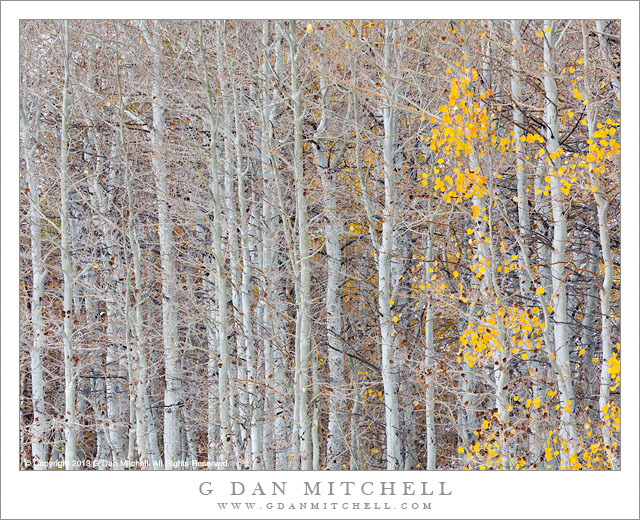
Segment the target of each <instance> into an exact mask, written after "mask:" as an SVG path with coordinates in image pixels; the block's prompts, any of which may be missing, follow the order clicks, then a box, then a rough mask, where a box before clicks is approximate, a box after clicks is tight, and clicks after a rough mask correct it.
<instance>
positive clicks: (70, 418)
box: [60, 20, 78, 470]
mask: <svg viewBox="0 0 640 520" xmlns="http://www.w3.org/2000/svg"><path fill="white" fill-rule="evenodd" d="M63 30H64V85H63V90H62V128H61V141H60V227H61V244H60V253H61V256H62V274H63V278H64V289H63V291H64V298H63V303H62V312H63V316H64V320H63V333H62V344H63V349H64V397H65V399H64V410H65V412H64V419H63V423H64V441H65V449H64V462H65V467H66V469H67V470H75V469H77V468H76V467H75V466H74V464H75V462H76V460H77V443H78V423H77V419H76V384H77V376H78V374H77V368H76V362H77V361H76V351H75V348H74V345H73V285H74V279H73V265H72V261H71V250H70V246H71V244H70V241H71V225H70V214H69V194H70V190H71V179H70V178H69V172H68V156H69V119H70V117H71V107H70V105H69V103H70V99H69V97H70V91H69V90H70V78H69V74H70V72H69V60H70V49H69V22H68V21H66V20H65V21H64V22H63Z"/></svg>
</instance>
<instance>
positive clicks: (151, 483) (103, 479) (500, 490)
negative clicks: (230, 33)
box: [1, 2, 640, 519]
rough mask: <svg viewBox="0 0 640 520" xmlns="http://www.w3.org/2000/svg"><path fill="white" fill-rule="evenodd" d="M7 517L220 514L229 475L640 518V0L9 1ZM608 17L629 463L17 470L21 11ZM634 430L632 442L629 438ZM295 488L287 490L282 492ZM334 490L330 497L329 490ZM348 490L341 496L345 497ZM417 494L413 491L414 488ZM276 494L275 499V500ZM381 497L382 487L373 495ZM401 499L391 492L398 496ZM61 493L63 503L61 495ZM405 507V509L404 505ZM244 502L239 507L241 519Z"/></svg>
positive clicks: (489, 512)
mask: <svg viewBox="0 0 640 520" xmlns="http://www.w3.org/2000/svg"><path fill="white" fill-rule="evenodd" d="M1 9H2V134H1V143H2V156H1V159H2V163H1V164H2V175H1V186H2V207H1V216H2V250H1V252H2V257H1V260H2V278H1V281H2V301H1V310H2V325H3V327H2V331H1V334H2V335H1V340H2V342H1V345H2V348H1V356H2V430H1V432H2V448H1V449H2V452H1V455H2V468H1V476H2V501H1V503H2V510H1V516H2V518H215V517H220V516H227V517H228V516H229V515H232V514H233V512H232V511H228V510H227V511H224V512H222V511H220V510H218V509H217V507H215V503H217V502H218V501H224V500H227V499H226V498H223V497H220V496H219V495H212V496H211V497H202V496H201V495H199V494H198V485H199V484H200V483H201V482H202V481H205V480H206V481H212V482H213V486H214V488H216V489H218V490H224V489H226V487H225V486H227V484H228V482H229V481H231V480H241V481H242V482H244V483H245V484H246V486H247V489H250V488H251V483H252V482H255V481H257V480H259V481H261V482H267V481H271V480H275V481H281V480H286V481H288V482H289V484H288V485H289V487H291V488H293V487H294V486H295V483H296V482H299V481H301V480H305V479H307V480H313V481H316V480H323V481H327V480H337V481H340V480H352V481H364V480H374V481H380V480H387V481H390V480H394V481H405V480H415V481H421V480H429V481H441V480H442V481H446V482H447V483H448V487H449V488H450V489H452V490H453V493H454V495H452V496H451V497H437V496H436V497H432V498H431V499H427V501H430V502H432V509H431V510H430V511H428V512H424V511H420V512H419V513H417V514H416V515H415V516H413V517H415V518H418V517H422V518H424V517H434V518H584V519H586V518H638V501H637V497H638V491H637V490H638V345H639V344H640V342H639V341H638V318H637V317H638V294H637V290H638V287H639V285H638V258H639V257H640V256H639V250H638V224H637V223H638V221H639V219H638V207H639V206H640V203H639V201H638V194H639V187H638V177H639V173H638V172H639V167H638V141H639V136H638V98H639V94H638V84H639V82H640V81H639V76H638V47H639V44H638V32H639V29H638V14H639V13H638V3H637V2H597V3H591V2H449V3H447V2H366V3H364V2H362V3H361V2H175V3H173V2H153V3H151V2H2V6H1ZM247 13H250V14H251V16H252V17H253V18H290V17H294V18H364V17H366V18H392V17H393V18H445V19H446V18H450V17H451V15H452V14H460V13H463V14H464V15H465V16H466V17H468V18H491V17H495V18H506V17H509V16H511V17H517V18H523V19H525V18H533V19H537V18H540V17H541V16H544V15H546V16H548V17H551V18H590V19H594V18H606V19H613V18H617V19H621V20H622V38H623V39H622V53H623V69H622V70H623V87H622V89H623V90H622V93H623V107H624V117H623V119H622V214H623V228H622V229H623V231H622V234H623V239H622V248H623V252H624V254H623V255H622V266H623V267H622V273H623V280H624V283H623V291H622V345H623V359H624V362H623V383H622V385H623V394H622V400H623V406H622V410H623V414H622V432H623V438H624V443H623V458H622V467H623V469H622V471H620V472H615V473H612V472H609V473H593V472H574V473H570V474H568V473H561V472H547V473H545V472H541V473H535V472H527V473H518V474H516V475H514V474H507V473H496V472H493V473H486V472H474V473H466V472H438V473H437V474H434V473H427V472H404V473H400V474H393V475H391V474H389V473H384V472H357V473H348V472H344V473H340V474H336V473H332V474H331V475H329V474H328V473H321V472H305V473H295V472H261V473H256V472H253V473H249V472H246V473H238V472H234V473H231V474H222V473H214V472H206V473H205V472H198V473H195V472H181V473H179V474H175V473H173V474H167V473H154V472H144V473H143V472H125V473H120V474H119V476H115V475H113V474H110V473H107V474H105V473H99V472H91V473H84V472H83V473H69V472H42V473H36V472H19V471H18V470H17V468H18V449H17V446H18V423H17V408H18V391H17V389H18V373H17V370H16V367H17V365H18V307H17V305H16V304H15V302H16V300H15V298H16V296H17V294H18V277H17V272H18V251H17V244H18V219H17V216H18V197H17V191H18V189H17V187H18V170H19V168H18V109H17V108H18V104H17V99H18V81H17V71H18V48H17V42H18V21H19V19H20V18H61V17H68V18H127V19H130V18H246V14H247ZM634 441H635V442H634ZM291 498H295V497H293V496H291V495H289V496H287V499H291ZM326 498H327V499H328V498H330V497H326ZM345 498H347V497H342V499H340V497H336V501H337V500H345ZM407 498H408V499H409V500H411V497H407ZM276 500H277V499H276ZM377 500H378V501H379V502H382V501H384V497H378V498H377ZM400 501H403V499H402V498H401V497H396V501H395V502H391V503H392V504H393V503H395V504H397V503H399V502H400ZM65 504H68V506H66V505H65ZM403 514H405V513H404V512H402V511H400V510H397V511H395V512H394V513H392V514H390V513H389V512H388V511H387V512H384V511H377V512H376V511H362V510H360V511H351V510H346V511H345V510H338V511H335V512H334V511H325V512H319V513H318V514H314V512H313V511H308V510H307V511H306V512H300V511H291V512H289V511H278V510H271V511H270V512H269V511H266V510H260V511H255V513H254V516H257V517H260V518H296V517H300V516H305V517H308V518H333V517H344V516H348V517H351V518H388V517H390V516H393V517H395V518H400V517H403ZM410 514H411V512H410V511H409V512H407V513H406V515H407V516H404V517H406V518H411V516H409V515H410ZM246 515H247V513H236V518H246V517H247V516H246Z"/></svg>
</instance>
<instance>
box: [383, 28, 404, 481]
mask: <svg viewBox="0 0 640 520" xmlns="http://www.w3.org/2000/svg"><path fill="white" fill-rule="evenodd" d="M395 36H396V33H395V30H394V22H393V21H388V22H385V42H386V44H385V65H386V68H387V74H388V73H389V72H390V71H389V69H390V67H391V53H392V51H391V48H393V43H392V42H394V41H395ZM394 95H395V92H391V95H390V96H389V97H390V98H391V99H390V101H388V102H386V103H385V105H384V107H383V109H382V120H383V124H384V141H383V145H382V146H383V148H382V151H383V162H384V165H383V171H384V208H383V216H382V218H383V222H382V237H381V241H380V251H379V252H378V307H379V312H380V334H381V340H382V366H381V371H382V384H383V388H384V405H385V431H386V445H387V450H386V458H387V469H389V470H392V469H400V468H401V467H402V465H403V461H402V454H401V453H400V438H399V428H400V425H399V414H398V369H397V368H396V367H397V363H396V360H395V354H394V348H393V344H394V340H393V337H394V336H395V334H396V333H395V330H394V325H393V323H394V322H393V311H392V303H391V302H392V294H393V281H392V280H391V257H392V254H393V249H394V225H395V219H396V210H395V208H396V206H397V200H396V183H397V182H398V175H397V174H396V172H395V167H394V166H395V158H394V132H395V113H394V107H393V105H392V103H393V101H392V100H393V99H394Z"/></svg>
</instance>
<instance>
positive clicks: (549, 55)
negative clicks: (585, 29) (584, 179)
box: [544, 20, 578, 466]
mask: <svg viewBox="0 0 640 520" xmlns="http://www.w3.org/2000/svg"><path fill="white" fill-rule="evenodd" d="M555 25H556V24H555V22H553V21H551V20H545V22H544V28H545V34H544V89H545V94H546V110H545V123H546V125H547V153H548V154H549V175H550V179H551V182H550V186H551V189H550V191H551V210H552V214H553V248H552V252H551V278H552V280H551V282H552V287H551V289H552V294H553V318H554V326H553V335H554V343H555V346H554V354H555V356H556V358H557V360H558V365H559V369H560V370H561V374H560V375H561V377H562V378H564V385H562V386H561V388H560V406H561V409H562V424H563V427H562V432H561V437H562V439H563V440H564V441H566V444H567V445H566V446H565V448H566V449H567V451H566V452H565V451H563V452H562V455H561V458H562V461H563V464H564V465H565V466H568V463H569V458H570V457H571V456H572V455H573V454H574V453H575V449H576V446H575V442H576V441H577V438H578V436H577V430H576V427H575V419H574V409H575V397H574V393H573V384H572V381H571V379H572V375H571V365H570V360H569V348H570V345H569V343H568V328H567V323H568V320H567V287H566V283H565V280H564V277H565V263H566V261H567V257H566V248H567V215H566V212H567V208H566V205H565V204H564V199H563V194H562V192H561V191H560V190H561V188H562V183H561V180H560V173H559V172H558V170H559V165H560V161H559V160H558V156H559V154H560V152H558V149H559V145H558V136H559V127H558V108H557V107H558V87H557V85H556V80H555V77H556V61H555V51H556V34H555ZM547 29H548V32H547ZM547 326H550V324H549V323H547Z"/></svg>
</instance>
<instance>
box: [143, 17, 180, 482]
mask: <svg viewBox="0 0 640 520" xmlns="http://www.w3.org/2000/svg"><path fill="white" fill-rule="evenodd" d="M142 28H143V34H144V36H145V39H146V40H147V44H148V45H149V47H150V48H151V50H152V52H153V77H152V88H151V94H152V101H151V107H152V114H153V126H152V128H151V147H152V154H151V163H152V167H153V173H154V176H155V181H156V198H157V202H156V204H157V208H158V235H159V238H160V257H161V266H162V271H161V273H162V275H161V278H162V344H163V350H164V360H165V363H164V369H165V376H164V377H165V394H164V457H165V458H164V464H165V469H169V470H171V469H175V468H176V466H177V464H178V463H179V461H180V407H181V406H182V405H183V404H184V403H183V402H182V397H181V382H182V379H181V378H182V375H181V373H180V352H179V348H178V344H177V339H178V337H177V336H178V316H177V308H176V287H175V285H176V269H175V252H174V248H173V223H172V220H171V216H170V209H169V199H170V194H169V181H168V172H167V167H166V162H165V153H166V149H165V147H166V140H165V116H164V96H163V92H162V78H163V76H162V44H161V43H160V34H159V29H160V24H159V22H157V21H154V27H153V33H152V34H149V32H148V31H147V30H146V27H145V26H144V25H142Z"/></svg>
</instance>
